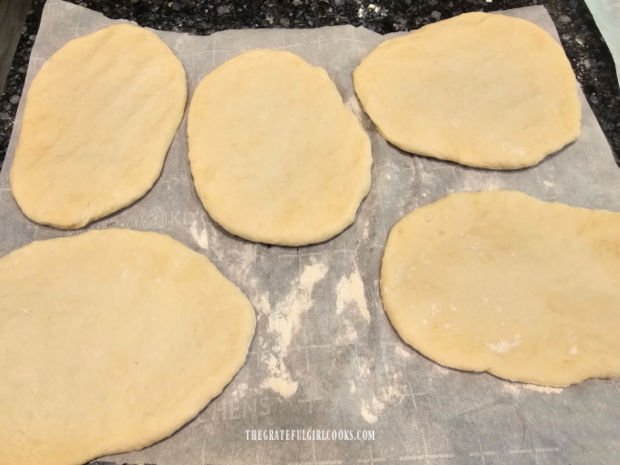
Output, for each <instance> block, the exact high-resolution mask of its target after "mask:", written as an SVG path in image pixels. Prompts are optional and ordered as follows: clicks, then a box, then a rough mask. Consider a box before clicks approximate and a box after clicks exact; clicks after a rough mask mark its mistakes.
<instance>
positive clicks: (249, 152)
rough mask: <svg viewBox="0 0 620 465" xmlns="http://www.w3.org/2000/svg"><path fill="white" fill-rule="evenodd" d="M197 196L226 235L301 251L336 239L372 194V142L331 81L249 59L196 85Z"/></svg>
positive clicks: (266, 56)
mask: <svg viewBox="0 0 620 465" xmlns="http://www.w3.org/2000/svg"><path fill="white" fill-rule="evenodd" d="M187 134H188V138H189V160H190V163H191V170H192V175H193V177H194V184H195V186H196V191H197V192H198V196H199V197H200V200H201V201H202V204H203V205H204V207H205V209H206V210H207V212H208V213H209V215H210V216H211V217H212V218H213V219H214V220H215V221H217V222H218V223H219V224H220V225H221V226H222V227H224V228H225V229H226V230H228V231H230V232H231V233H233V234H235V235H237V236H240V237H243V238H245V239H249V240H252V241H257V242H266V243H271V244H281V245H289V246H296V245H305V244H311V243H315V242H321V241H324V240H326V239H329V238H331V237H333V236H335V235H336V234H338V233H340V232H341V231H342V230H343V229H345V228H346V227H347V226H348V225H350V224H351V223H352V222H353V221H354V219H355V215H356V212H357V209H358V207H359V205H360V203H361V201H362V199H363V198H364V197H365V196H366V194H367V193H368V189H369V188H370V168H371V164H372V156H371V151H370V141H369V138H368V136H367V135H366V133H365V132H364V130H363V129H362V126H361V124H360V122H359V121H358V120H357V118H356V117H355V115H354V114H353V113H352V112H351V111H350V110H349V109H347V108H346V107H345V105H344V104H343V102H342V98H341V97H340V94H339V93H338V90H337V89H336V86H335V85H334V83H333V82H332V81H331V79H330V78H329V76H328V74H327V72H326V71H325V70H324V69H323V68H320V67H316V66H311V65H310V64H309V63H307V62H305V61H304V60H303V59H301V58H300V57H298V56H297V55H295V54H293V53H290V52H285V51H276V50H252V51H249V52H245V53H242V54H241V55H238V56H236V57H235V58H233V59H231V60H229V61H227V62H226V63H224V64H223V65H221V66H219V67H218V68H216V69H215V70H214V71H212V72H211V73H209V74H208V75H207V76H205V78H204V79H203V80H202V81H201V82H200V84H199V85H198V88H197V89H196V92H195V94H194V96H193V97H192V102H191V105H190V108H189V113H188V119H187Z"/></svg>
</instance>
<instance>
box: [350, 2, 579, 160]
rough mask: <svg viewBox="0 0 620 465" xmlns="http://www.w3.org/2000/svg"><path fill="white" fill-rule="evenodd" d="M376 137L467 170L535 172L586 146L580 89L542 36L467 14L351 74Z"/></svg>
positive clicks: (391, 46)
mask: <svg viewBox="0 0 620 465" xmlns="http://www.w3.org/2000/svg"><path fill="white" fill-rule="evenodd" d="M353 81H354V85H355V91H356V93H357V95H358V97H359V99H360V101H361V103H362V105H363V107H364V109H365V111H366V112H367V113H368V115H369V116H370V118H371V119H372V120H373V121H374V123H375V125H376V127H377V129H378V130H379V132H380V133H381V134H382V135H383V136H384V137H385V138H386V139H387V140H388V141H389V142H391V143H393V144H394V145H396V146H397V147H399V148H401V149H403V150H406V151H408V152H412V153H416V154H419V155H426V156H430V157H435V158H440V159H445V160H451V161H454V162H457V163H460V164H463V165H469V166H475V167H481V168H494V169H516V168H522V167H525V166H531V165H535V164H536V163H538V162H540V160H542V159H543V158H544V157H545V156H547V155H548V154H550V153H552V152H554V151H557V150H559V149H561V148H562V147H563V146H564V145H566V144H568V143H569V142H571V141H573V140H575V139H576V138H577V137H578V136H579V131H580V121H581V107H580V104H579V99H578V97H577V83H576V80H575V76H574V74H573V71H572V68H571V65H570V63H569V61H568V59H567V58H566V55H565V54H564V51H563V50H562V47H561V46H560V45H559V44H558V43H557V42H556V41H555V40H554V39H553V38H552V37H551V36H550V35H549V34H548V33H547V32H546V31H544V30H543V29H542V28H540V27H538V26H537V25H535V24H533V23H531V22H529V21H526V20H523V19H519V18H511V17H509V16H505V15H501V14H489V13H466V14H462V15H460V16H456V17H454V18H450V19H446V20H444V21H439V22H437V23H433V24H430V25H428V26H424V27H422V28H420V29H418V30H416V31H413V32H411V33H409V34H408V35H406V36H402V37H398V38H395V39H391V40H387V41H385V42H383V43H382V44H380V45H379V46H378V47H377V48H376V49H374V50H373V51H372V52H371V53H370V54H369V55H368V56H367V57H366V58H364V59H363V60H362V62H361V64H360V65H359V66H358V67H357V68H356V69H355V71H354V73H353Z"/></svg>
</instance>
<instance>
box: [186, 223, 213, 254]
mask: <svg viewBox="0 0 620 465" xmlns="http://www.w3.org/2000/svg"><path fill="white" fill-rule="evenodd" d="M189 232H190V234H191V235H192V239H194V242H196V244H197V245H198V247H200V248H201V249H204V250H206V249H208V248H209V235H208V234H207V228H206V227H205V226H204V225H203V227H202V229H200V230H198V223H197V222H196V221H193V222H192V225H191V226H190V227H189Z"/></svg>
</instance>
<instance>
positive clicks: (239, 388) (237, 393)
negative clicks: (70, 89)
mask: <svg viewBox="0 0 620 465" xmlns="http://www.w3.org/2000/svg"><path fill="white" fill-rule="evenodd" d="M247 391H248V384H247V383H236V384H235V388H234V390H233V391H232V394H231V396H232V397H233V399H235V400H238V399H241V398H243V397H245V394H246V392H247Z"/></svg>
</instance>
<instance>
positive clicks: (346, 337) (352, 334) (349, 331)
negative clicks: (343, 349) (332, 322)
mask: <svg viewBox="0 0 620 465" xmlns="http://www.w3.org/2000/svg"><path fill="white" fill-rule="evenodd" d="M340 325H341V329H340V330H339V331H338V336H336V345H340V344H350V343H352V342H353V341H355V340H356V339H357V331H356V330H355V326H353V323H351V321H349V320H347V319H343V320H341V321H340Z"/></svg>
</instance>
